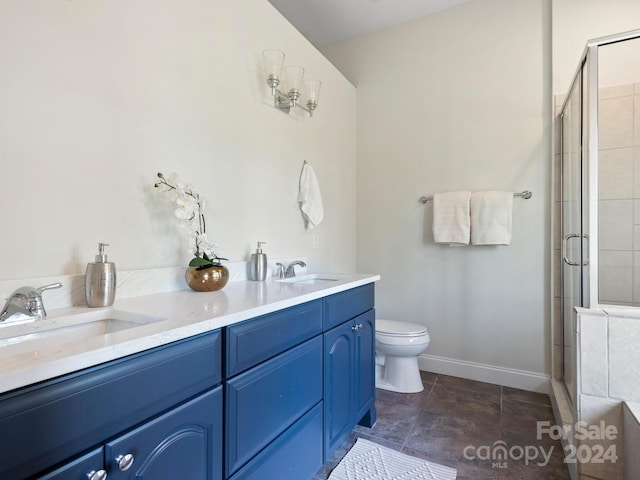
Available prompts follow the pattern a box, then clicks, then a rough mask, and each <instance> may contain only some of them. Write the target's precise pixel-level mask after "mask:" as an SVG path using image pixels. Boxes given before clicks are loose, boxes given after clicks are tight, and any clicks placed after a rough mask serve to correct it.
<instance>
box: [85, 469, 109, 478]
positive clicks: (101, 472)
mask: <svg viewBox="0 0 640 480" xmlns="http://www.w3.org/2000/svg"><path fill="white" fill-rule="evenodd" d="M87 478H88V479H89V480H107V472H105V471H104V470H98V471H97V472H96V471H95V470H92V471H90V472H89V473H87Z"/></svg>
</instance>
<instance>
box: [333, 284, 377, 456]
mask: <svg viewBox="0 0 640 480" xmlns="http://www.w3.org/2000/svg"><path fill="white" fill-rule="evenodd" d="M325 305H326V308H325V326H327V325H329V326H333V328H331V329H330V330H328V331H326V333H325V334H324V461H327V460H328V459H329V458H330V457H331V455H332V454H333V453H334V452H335V450H336V448H338V447H339V446H340V445H341V444H342V442H343V441H344V440H345V439H346V437H347V435H348V434H349V433H350V432H351V431H352V430H353V428H354V427H355V426H356V424H361V425H365V426H368V427H371V426H373V424H374V423H375V421H376V413H375V313H374V310H373V284H371V285H365V286H363V287H358V288H355V289H353V290H348V291H346V292H343V293H338V294H336V295H333V296H330V297H327V298H326V299H325ZM340 307H343V308H340ZM345 319H346V321H345ZM340 322H342V323H340ZM336 324H337V326H334V325H336ZM325 328H326V327H325Z"/></svg>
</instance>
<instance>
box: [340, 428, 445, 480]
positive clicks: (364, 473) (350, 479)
mask: <svg viewBox="0 0 640 480" xmlns="http://www.w3.org/2000/svg"><path fill="white" fill-rule="evenodd" d="M456 473H457V472H456V469H455V468H450V467H444V466H442V465H438V464H437V463H433V462H429V461H427V460H420V459H419V458H415V457H411V456H409V455H405V454H404V453H400V452H396V451H395V450H391V449H390V448H386V447H383V446H381V445H378V444H377V443H373V442H369V441H368V440H364V439H362V438H359V439H358V440H357V441H356V444H355V445H354V446H353V447H351V450H349V452H347V454H346V455H345V456H344V458H343V459H342V460H341V461H340V463H339V464H338V466H337V467H336V468H335V469H334V470H333V472H332V473H331V476H329V480H455V478H456Z"/></svg>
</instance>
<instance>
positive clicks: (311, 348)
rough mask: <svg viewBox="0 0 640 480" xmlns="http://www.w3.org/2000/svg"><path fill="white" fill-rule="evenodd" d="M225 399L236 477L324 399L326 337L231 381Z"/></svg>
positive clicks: (229, 468)
mask: <svg viewBox="0 0 640 480" xmlns="http://www.w3.org/2000/svg"><path fill="white" fill-rule="evenodd" d="M225 399H226V401H225V405H226V411H225V418H226V423H225V425H226V432H225V436H226V442H225V446H226V452H225V455H226V462H225V465H226V475H230V474H232V473H234V472H235V471H236V470H237V469H238V468H240V467H241V466H242V465H244V464H245V463H247V462H248V461H249V460H250V459H251V458H252V457H253V456H254V455H256V454H257V453H258V452H260V450H262V449H263V448H264V447H266V446H267V445H268V444H269V443H270V442H271V441H273V440H274V439H275V438H277V437H278V436H279V435H280V434H281V433H282V432H283V431H285V430H286V429H287V428H289V427H290V426H291V425H292V424H293V423H294V422H295V421H297V420H298V419H299V418H300V417H302V415H304V414H305V413H306V412H307V411H309V410H310V409H311V408H312V407H313V406H314V405H316V404H317V403H318V402H319V401H320V400H322V336H321V335H318V336H317V337H315V338H313V339H311V340H308V341H307V342H305V343H303V344H302V345H298V346H297V347H295V348H293V349H291V350H289V351H287V352H285V353H283V354H281V355H279V356H277V357H275V358H273V359H271V360H268V361H267V362H264V363H262V364H261V365H259V366H257V367H255V368H253V369H251V370H248V371H246V372H244V373H242V374H241V375H238V376H236V377H234V378H233V379H231V380H229V381H228V382H227V383H226V387H225Z"/></svg>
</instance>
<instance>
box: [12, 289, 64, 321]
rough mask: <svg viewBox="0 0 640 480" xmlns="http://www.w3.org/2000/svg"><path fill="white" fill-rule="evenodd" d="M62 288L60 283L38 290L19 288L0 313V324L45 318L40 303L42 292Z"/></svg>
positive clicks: (42, 305)
mask: <svg viewBox="0 0 640 480" xmlns="http://www.w3.org/2000/svg"><path fill="white" fill-rule="evenodd" d="M60 287H62V284H61V283H52V284H50V285H45V286H43V287H39V288H33V287H20V288H19V289H17V290H16V291H15V292H13V293H12V294H11V296H10V297H9V299H8V300H7V302H6V303H5V304H4V307H2V312H0V323H2V322H5V321H11V320H24V319H25V318H32V319H34V320H36V319H39V318H44V317H46V316H47V311H46V310H45V309H44V303H42V292H44V291H45V290H50V289H52V288H60Z"/></svg>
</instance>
